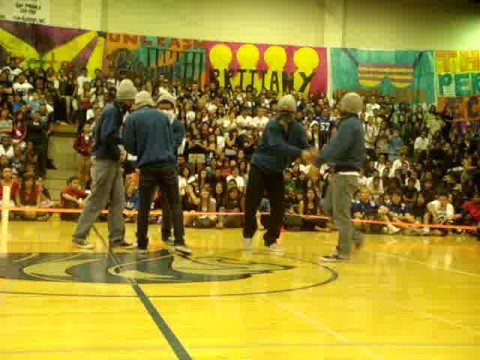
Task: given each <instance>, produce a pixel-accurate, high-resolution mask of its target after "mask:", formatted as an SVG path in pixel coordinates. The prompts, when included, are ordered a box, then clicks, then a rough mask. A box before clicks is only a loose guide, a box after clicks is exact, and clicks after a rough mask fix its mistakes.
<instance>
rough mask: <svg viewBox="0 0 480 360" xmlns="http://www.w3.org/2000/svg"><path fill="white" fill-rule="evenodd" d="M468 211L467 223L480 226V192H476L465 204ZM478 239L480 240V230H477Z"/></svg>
mask: <svg viewBox="0 0 480 360" xmlns="http://www.w3.org/2000/svg"><path fill="white" fill-rule="evenodd" d="M463 210H464V211H465V212H466V214H465V215H466V216H465V223H466V224H467V225H473V226H480V194H478V193H477V194H475V195H474V197H473V199H472V200H469V201H466V202H465V203H464V204H463ZM476 236H477V239H478V240H480V230H479V229H477V230H476Z"/></svg>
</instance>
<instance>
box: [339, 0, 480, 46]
mask: <svg viewBox="0 0 480 360" xmlns="http://www.w3.org/2000/svg"><path fill="white" fill-rule="evenodd" d="M373 3H375V5H374V6H372V4H373ZM345 19H346V21H345V30H346V31H345V45H346V46H347V47H362V48H372V49H444V50H449V49H459V50H460V49H478V48H480V45H479V36H480V5H473V4H471V3H469V0H453V1H450V0H430V1H426V0H397V1H388V0H386V1H372V0H346V12H345Z"/></svg>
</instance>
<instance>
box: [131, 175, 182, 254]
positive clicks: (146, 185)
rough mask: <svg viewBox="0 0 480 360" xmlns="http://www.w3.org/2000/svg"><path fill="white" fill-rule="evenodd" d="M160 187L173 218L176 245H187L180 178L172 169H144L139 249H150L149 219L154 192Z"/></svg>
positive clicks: (138, 236)
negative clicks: (179, 189) (148, 235)
mask: <svg viewBox="0 0 480 360" xmlns="http://www.w3.org/2000/svg"><path fill="white" fill-rule="evenodd" d="M157 185H159V186H160V190H161V191H162V194H163V201H167V202H168V205H169V207H170V209H171V213H172V218H173V233H174V235H175V245H183V244H185V239H184V229H183V213H182V206H181V203H180V194H179V191H178V176H177V171H176V170H175V168H174V167H173V166H172V167H168V166H165V167H148V166H145V167H142V168H141V170H140V209H139V210H138V218H137V241H138V248H139V249H146V248H147V247H148V237H147V234H148V218H149V215H150V204H151V203H152V197H153V192H154V190H155V187H156V186H157Z"/></svg>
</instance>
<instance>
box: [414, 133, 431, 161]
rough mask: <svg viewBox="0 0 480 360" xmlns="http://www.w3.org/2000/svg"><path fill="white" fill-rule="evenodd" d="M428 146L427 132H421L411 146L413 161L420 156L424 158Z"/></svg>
mask: <svg viewBox="0 0 480 360" xmlns="http://www.w3.org/2000/svg"><path fill="white" fill-rule="evenodd" d="M429 145H430V139H429V138H428V137H427V132H426V131H422V133H421V134H420V136H419V137H417V138H416V139H415V143H414V144H413V150H414V153H415V159H419V158H420V156H422V157H424V156H425V154H426V152H427V150H428V146H429Z"/></svg>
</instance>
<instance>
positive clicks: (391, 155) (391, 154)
mask: <svg viewBox="0 0 480 360" xmlns="http://www.w3.org/2000/svg"><path fill="white" fill-rule="evenodd" d="M403 147H404V143H403V139H402V138H401V136H400V131H399V130H398V129H394V130H393V134H392V137H391V138H390V142H389V151H388V159H389V160H390V161H394V160H396V159H398V158H399V157H400V154H401V151H402V149H403Z"/></svg>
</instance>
